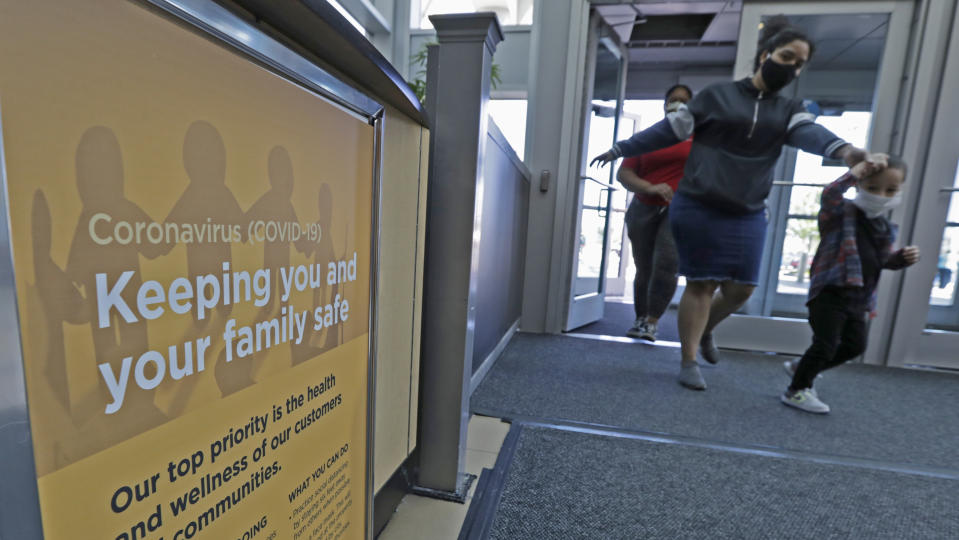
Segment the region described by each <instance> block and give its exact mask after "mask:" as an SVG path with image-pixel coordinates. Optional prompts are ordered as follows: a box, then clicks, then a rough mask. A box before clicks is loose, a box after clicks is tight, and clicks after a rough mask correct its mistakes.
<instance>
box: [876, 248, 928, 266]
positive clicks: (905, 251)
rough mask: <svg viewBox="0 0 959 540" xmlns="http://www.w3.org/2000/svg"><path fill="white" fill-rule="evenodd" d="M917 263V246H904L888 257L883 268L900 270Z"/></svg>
mask: <svg viewBox="0 0 959 540" xmlns="http://www.w3.org/2000/svg"><path fill="white" fill-rule="evenodd" d="M917 262H919V246H906V247H904V248H902V249H900V250H899V251H896V252H895V253H893V254H892V255H890V256H889V259H888V260H887V261H886V263H885V264H883V265H882V267H883V268H887V269H889V270H902V269H903V268H906V267H907V266H912V265H914V264H916V263H917Z"/></svg>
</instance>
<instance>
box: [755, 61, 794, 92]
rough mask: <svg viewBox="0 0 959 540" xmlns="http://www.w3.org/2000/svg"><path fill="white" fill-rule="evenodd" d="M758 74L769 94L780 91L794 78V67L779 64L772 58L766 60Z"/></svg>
mask: <svg viewBox="0 0 959 540" xmlns="http://www.w3.org/2000/svg"><path fill="white" fill-rule="evenodd" d="M760 70H761V71H760V73H761V74H762V77H763V82H765V83H766V88H767V89H768V90H769V92H770V93H775V92H778V91H780V90H781V89H782V88H783V87H784V86H786V85H787V84H789V83H791V82H792V81H793V79H795V78H796V66H789V65H786V64H780V63H779V62H776V61H775V60H773V59H772V58H766V61H765V62H763V65H762V66H761V67H760Z"/></svg>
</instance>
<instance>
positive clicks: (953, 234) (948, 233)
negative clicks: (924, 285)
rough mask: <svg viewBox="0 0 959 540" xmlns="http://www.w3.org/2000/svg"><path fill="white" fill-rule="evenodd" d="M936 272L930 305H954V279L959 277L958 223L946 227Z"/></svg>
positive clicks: (938, 254)
mask: <svg viewBox="0 0 959 540" xmlns="http://www.w3.org/2000/svg"><path fill="white" fill-rule="evenodd" d="M936 256H937V257H938V263H937V264H936V274H935V275H934V276H933V279H932V290H931V291H930V293H929V305H931V306H955V305H956V279H957V278H959V275H957V274H959V225H957V226H953V227H946V230H945V232H944V234H943V237H942V247H940V248H939V253H937V254H936Z"/></svg>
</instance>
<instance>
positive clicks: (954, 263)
mask: <svg viewBox="0 0 959 540" xmlns="http://www.w3.org/2000/svg"><path fill="white" fill-rule="evenodd" d="M952 186H953V187H957V188H959V171H957V172H956V178H955V180H953V184H952ZM935 256H936V273H935V274H934V275H933V278H932V289H931V290H930V292H929V306H930V309H929V316H928V319H927V320H926V322H927V325H928V326H929V327H930V328H937V329H940V330H953V331H955V330H959V325H957V324H956V322H957V321H959V313H957V311H959V304H957V302H956V293H957V291H956V289H957V287H956V282H957V281H959V193H952V195H951V196H950V201H949V210H948V213H947V214H946V227H945V230H944V231H943V234H942V245H940V247H939V253H937V254H935Z"/></svg>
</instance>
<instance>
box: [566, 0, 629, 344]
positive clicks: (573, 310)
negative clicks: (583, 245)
mask: <svg viewBox="0 0 959 540" xmlns="http://www.w3.org/2000/svg"><path fill="white" fill-rule="evenodd" d="M600 46H604V47H606V48H607V49H608V50H609V51H610V52H612V53H613V54H614V55H615V56H616V57H617V58H618V59H619V73H618V74H617V96H616V113H615V115H614V119H615V123H614V126H613V133H614V138H615V134H616V131H617V129H618V126H619V116H620V115H621V114H622V109H623V97H624V95H625V91H626V63H627V62H628V55H627V54H626V51H625V50H624V48H623V47H622V46H621V45H620V44H618V43H617V42H615V41H613V40H612V38H610V37H609V36H607V28H606V27H605V26H604V25H603V23H602V18H601V17H600V16H599V14H598V13H596V12H593V13H592V14H591V15H590V21H589V33H588V37H587V41H586V69H585V73H584V75H585V76H584V78H583V85H584V91H583V108H582V115H583V123H582V126H583V129H582V131H581V132H580V133H579V136H580V145H579V146H580V160H579V164H578V169H577V170H578V171H580V174H579V175H578V178H577V179H576V180H575V185H576V188H575V197H574V199H573V200H575V201H576V207H575V217H574V226H573V229H572V231H573V234H572V236H571V237H570V242H571V244H572V245H571V247H572V249H571V250H570V260H569V265H570V269H571V272H570V279H569V283H568V287H569V304H568V305H567V307H566V317H565V318H564V324H563V330H564V331H570V330H572V329H575V328H578V327H580V326H583V325H585V324H589V323H591V322H593V321H597V320H599V319H601V318H602V317H603V308H604V303H605V300H606V264H607V262H608V259H609V246H610V241H609V221H610V214H611V207H612V196H611V195H610V192H611V191H613V190H616V189H618V187H617V186H615V185H614V183H615V179H614V176H613V174H614V171H615V168H614V167H613V166H612V164H610V171H609V178H608V180H607V182H602V181H601V180H595V179H593V178H590V177H588V176H586V175H585V169H586V164H587V160H588V159H589V158H590V157H591V156H588V155H587V148H588V140H587V136H586V135H587V134H588V133H589V128H590V118H591V115H592V102H593V85H594V79H595V77H596V64H597V55H598V54H599V47H600ZM613 142H615V141H610V145H612V143H613ZM595 181H598V182H599V183H601V184H606V185H608V187H607V188H605V189H606V192H607V196H606V201H605V206H606V227H605V230H604V234H603V249H602V251H603V260H602V262H601V264H600V269H599V286H598V290H597V291H596V292H591V293H588V294H582V295H579V296H577V295H576V283H577V274H578V266H579V255H578V253H579V252H578V250H577V249H576V248H575V246H576V243H578V242H579V231H580V226H581V225H582V222H581V220H582V211H583V207H584V203H585V201H584V200H583V197H584V193H585V191H584V188H583V186H584V183H585V182H595Z"/></svg>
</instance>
